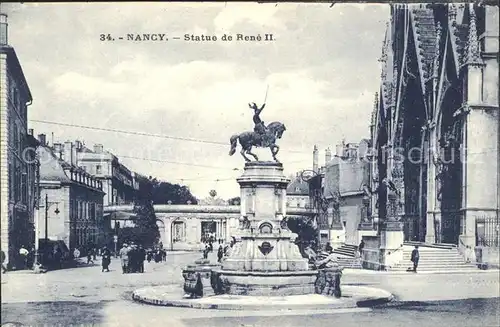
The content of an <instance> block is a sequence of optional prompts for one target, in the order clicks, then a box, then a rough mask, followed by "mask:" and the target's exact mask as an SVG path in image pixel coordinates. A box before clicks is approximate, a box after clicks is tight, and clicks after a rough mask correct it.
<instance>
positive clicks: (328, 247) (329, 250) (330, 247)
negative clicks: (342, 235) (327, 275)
mask: <svg viewBox="0 0 500 327" xmlns="http://www.w3.org/2000/svg"><path fill="white" fill-rule="evenodd" d="M325 251H326V252H328V253H332V252H333V247H332V245H331V244H330V242H326V246H325Z"/></svg>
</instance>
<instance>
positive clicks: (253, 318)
mask: <svg viewBox="0 0 500 327" xmlns="http://www.w3.org/2000/svg"><path fill="white" fill-rule="evenodd" d="M211 255H212V256H211V258H210V259H212V260H214V257H215V256H214V255H215V254H214V253H212V254H211ZM198 257H200V253H169V255H168V257H167V262H166V263H146V266H145V273H144V274H126V275H123V274H122V273H121V271H120V269H119V267H118V265H119V260H116V259H114V260H113V261H112V266H111V270H112V271H111V272H109V273H102V272H101V269H100V266H99V265H98V264H96V265H91V266H81V267H78V268H73V269H66V270H59V271H52V272H48V273H46V274H41V275H35V274H31V273H29V272H12V273H7V274H5V275H2V309H1V313H2V325H4V324H7V323H17V324H22V325H28V326H42V325H46V326H47V325H48V326H56V325H58V326H70V325H82V324H84V325H87V324H94V325H99V326H166V325H170V326H306V325H307V326H324V325H328V324H329V323H331V322H332V321H335V323H336V324H337V323H338V324H341V325H342V326H343V327H345V326H348V327H349V326H360V325H367V326H381V325H383V326H389V327H395V326H405V327H406V326H420V327H422V326H434V325H436V324H439V325H443V326H447V325H450V326H452V325H453V326H464V327H466V326H484V327H487V326H497V325H498V319H499V317H500V311H499V279H498V271H496V272H495V271H486V272H484V271H479V270H478V272H477V273H474V274H391V273H384V272H381V273H376V272H369V271H354V270H349V271H346V272H345V274H344V276H343V283H344V284H357V285H369V286H374V287H380V288H382V289H385V290H387V291H390V292H392V293H393V294H394V295H395V296H396V298H397V300H396V301H395V302H393V303H390V304H388V305H385V306H382V307H377V308H373V309H369V308H358V309H344V310H340V309H339V310H333V311H332V310H330V311H328V310H324V311H319V312H314V315H313V313H312V312H311V311H307V310H304V311H301V310H298V311H293V312H292V311H286V312H280V313H279V315H277V314H276V312H273V311H267V312H266V311H260V312H250V311H248V312H242V311H223V310H197V309H183V308H170V307H158V306H151V305H144V304H139V303H135V302H133V301H132V300H131V298H130V294H131V292H132V291H133V290H135V289H137V288H140V287H143V286H150V285H162V284H163V285H165V284H166V285H172V287H173V288H174V287H178V285H179V284H180V283H181V282H182V276H181V269H182V267H183V266H185V265H186V264H188V263H190V262H193V261H194V260H195V259H196V258H198ZM96 263H97V262H96ZM311 317H313V318H314V319H311Z"/></svg>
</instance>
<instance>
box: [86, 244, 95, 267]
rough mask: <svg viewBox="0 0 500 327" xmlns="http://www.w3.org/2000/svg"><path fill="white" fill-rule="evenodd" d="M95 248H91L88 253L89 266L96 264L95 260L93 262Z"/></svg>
mask: <svg viewBox="0 0 500 327" xmlns="http://www.w3.org/2000/svg"><path fill="white" fill-rule="evenodd" d="M93 250H94V249H93V248H89V249H88V251H87V264H90V263H91V262H92V264H93V263H94V260H92V252H93Z"/></svg>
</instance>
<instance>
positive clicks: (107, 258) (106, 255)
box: [102, 247, 111, 272]
mask: <svg viewBox="0 0 500 327" xmlns="http://www.w3.org/2000/svg"><path fill="white" fill-rule="evenodd" d="M110 263H111V251H109V249H108V248H107V247H104V248H103V249H102V272H104V270H106V272H109V264H110Z"/></svg>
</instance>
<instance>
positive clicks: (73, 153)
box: [71, 144, 78, 166]
mask: <svg viewBox="0 0 500 327" xmlns="http://www.w3.org/2000/svg"><path fill="white" fill-rule="evenodd" d="M71 156H72V158H73V162H71V163H72V164H73V165H75V166H78V153H77V149H76V145H75V144H72V146H71Z"/></svg>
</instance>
